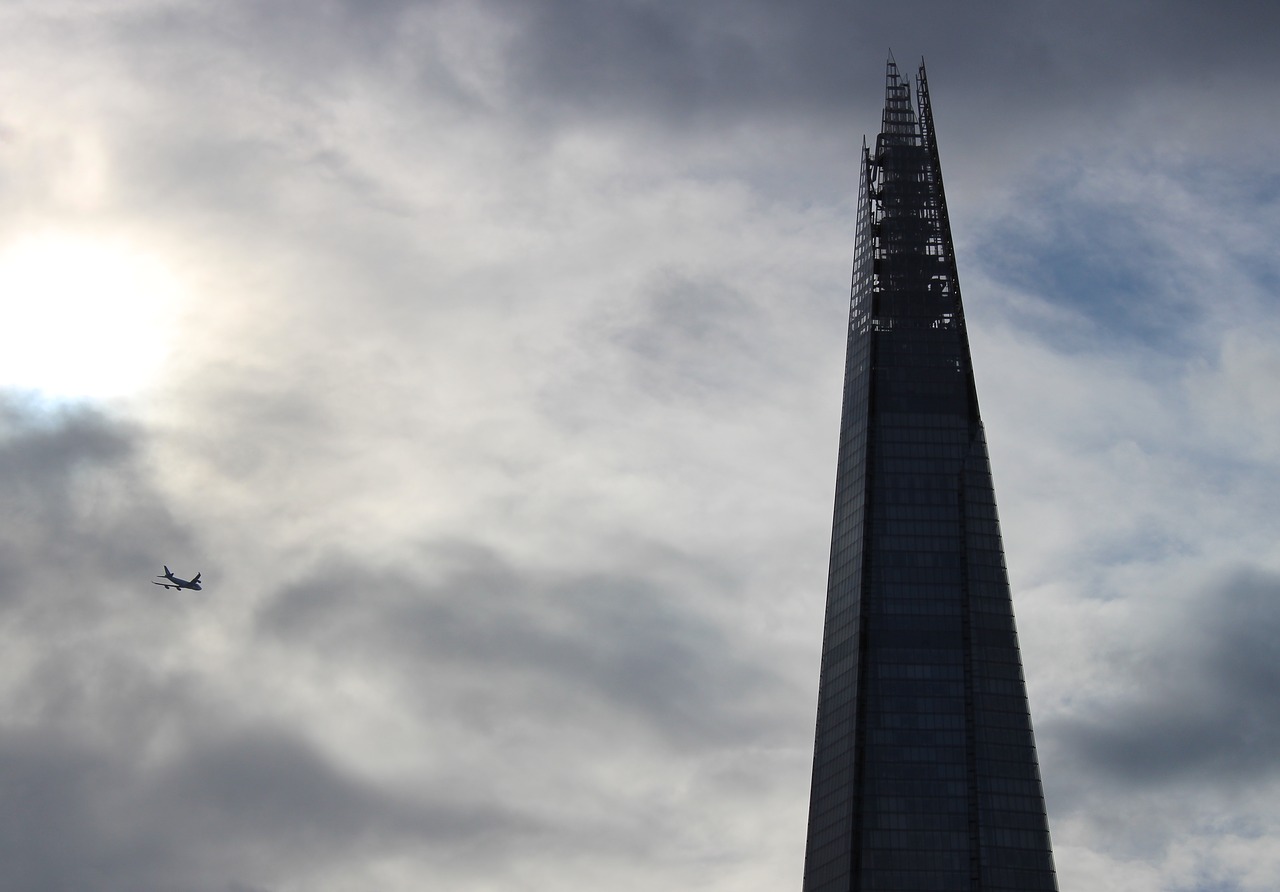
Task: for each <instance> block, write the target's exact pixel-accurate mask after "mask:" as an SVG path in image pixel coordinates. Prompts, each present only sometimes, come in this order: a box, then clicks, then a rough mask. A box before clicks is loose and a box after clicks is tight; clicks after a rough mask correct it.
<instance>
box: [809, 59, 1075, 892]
mask: <svg viewBox="0 0 1280 892" xmlns="http://www.w3.org/2000/svg"><path fill="white" fill-rule="evenodd" d="M923 77H924V72H923V68H922V69H921V80H920V81H919V82H918V94H919V96H920V107H921V114H920V116H919V118H917V116H916V114H915V112H914V110H913V108H912V103H911V96H910V88H909V86H908V85H907V84H906V83H901V82H899V80H898V75H897V69H896V66H894V65H893V64H892V63H890V70H889V78H888V83H887V98H886V107H885V113H884V119H883V123H882V130H881V134H880V136H879V138H878V139H877V140H876V145H875V147H874V149H872V150H868V149H864V153H863V155H864V157H863V170H862V177H861V186H860V196H859V214H858V231H857V239H856V246H855V260H854V271H853V286H852V295H851V305H850V322H849V341H848V354H847V360H846V372H845V389H844V404H843V409H842V420H841V432H840V450H839V460H838V465H837V480H836V501H835V513H834V520H833V525H832V544H831V564H830V570H829V581H828V595H827V613H826V622H825V628H824V636H823V656H822V672H821V680H820V685H819V698H818V699H819V702H818V721H817V734H816V740H815V747H814V765H813V786H812V794H811V799H810V819H809V841H808V848H807V852H806V861H805V880H804V888H805V889H806V890H808V892H850V890H884V892H889V890H900V892H906V890H931V892H940V890H957V892H959V890H967V892H972V890H992V892H1038V890H1045V892H1052V890H1056V888H1057V887H1056V882H1055V880H1054V873H1053V861H1052V855H1051V850H1050V845H1049V835H1048V825H1047V822H1046V819H1045V811H1044V801H1043V796H1042V793H1041V785H1040V776H1039V769H1038V767H1037V762H1036V756H1035V743H1034V740H1033V738H1032V732H1031V722H1030V717H1029V714H1028V709H1027V701H1026V690H1025V685H1024V683H1023V679H1022V668H1021V659H1020V656H1019V653H1018V643H1017V634H1016V631H1015V628H1014V622H1013V611H1012V605H1011V601H1010V594H1009V585H1008V581H1007V578H1006V574H1005V566H1004V555H1003V550H1002V547H1001V542H1000V529H999V523H998V519H997V515H996V506H995V497H994V492H993V487H992V482H991V472H990V468H989V466H988V461H987V447H986V441H985V438H984V434H983V430H982V422H981V419H980V417H979V414H978V404H977V398H976V394H975V392H974V387H973V374H972V368H971V364H970V360H969V347H968V339H967V336H966V333H965V326H964V315H963V310H962V306H961V302H960V292H959V284H958V282H957V280H956V275H955V262H954V256H953V253H952V245H951V237H950V232H949V229H948V224H947V219H946V203H945V199H944V197H943V193H942V181H941V173H940V170H939V167H938V163H937V154H936V146H935V143H934V140H933V133H932V119H931V114H930V112H929V108H928V92H927V90H928V88H927V84H926V83H925V82H924V80H923Z"/></svg>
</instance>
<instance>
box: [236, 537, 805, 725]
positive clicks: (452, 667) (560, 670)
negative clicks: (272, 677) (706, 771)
mask: <svg viewBox="0 0 1280 892" xmlns="http://www.w3.org/2000/svg"><path fill="white" fill-rule="evenodd" d="M651 560H652V561H653V563H652V564H651V566H650V568H649V571H648V573H645V572H641V571H635V570H633V571H631V573H622V572H618V573H592V574H582V575H566V574H542V573H538V572H536V571H531V570H529V569H527V568H517V567H515V566H512V565H511V564H510V563H508V560H507V559H506V558H505V557H504V556H503V555H502V554H500V553H498V552H494V551H491V550H489V549H485V548H478V547H476V546H472V545H465V544H463V543H440V544H438V545H434V546H431V547H429V548H426V549H425V551H424V553H423V555H422V561H421V565H420V566H419V567H418V568H417V569H416V570H415V569H414V568H412V567H400V568H382V569H378V568H372V567H367V566H361V565H360V564H358V563H355V562H352V561H350V560H346V561H343V560H332V559H331V560H327V561H325V562H323V563H322V564H320V565H319V566H317V567H314V568H313V569H311V570H310V571H309V572H308V573H307V575H306V576H305V577H304V578H302V579H299V580H298V581H297V582H295V583H293V584H291V585H290V586H289V587H288V588H286V589H285V590H283V591H282V592H281V593H280V594H279V595H278V596H277V597H275V598H274V599H272V600H270V601H269V602H267V604H266V605H265V606H264V608H263V609H262V611H261V613H260V614H259V618H258V626H259V628H260V629H261V631H262V632H263V633H265V634H268V635H270V636H272V637H276V638H279V639H281V640H283V641H285V642H287V643H289V644H291V645H292V646H305V647H306V648H307V649H308V650H316V651H319V652H324V653H327V654H330V655H332V657H333V658H335V659H336V658H339V657H342V658H344V659H347V660H356V661H358V662H359V664H362V665H370V666H373V665H377V666H380V667H382V668H383V669H384V670H385V669H387V668H390V669H391V670H392V671H393V672H394V673H395V675H397V676H399V677H400V679H401V682H402V683H403V684H404V686H405V689H406V690H407V691H408V690H413V689H415V688H417V689H420V690H421V689H422V688H423V685H422V684H420V683H416V682H414V681H413V680H414V679H429V680H430V681H428V682H427V683H426V688H427V689H431V688H437V689H440V690H448V689H449V688H450V686H452V685H454V684H455V683H456V681H457V680H460V679H469V681H468V682H467V684H466V688H467V690H468V691H470V690H471V688H472V686H473V685H474V684H475V683H477V682H480V683H482V684H483V686H484V687H485V688H486V689H487V690H488V691H489V693H488V694H486V695H485V696H486V697H487V698H493V699H494V704H495V705H496V706H498V707H499V708H501V709H513V710H516V711H521V712H522V711H523V710H524V709H526V708H529V706H528V704H537V706H536V709H537V711H538V712H539V713H541V714H543V715H552V714H554V715H557V716H560V721H563V722H567V723H575V722H582V723H583V728H584V730H585V729H587V728H589V727H590V725H591V724H592V723H594V722H596V721H601V720H605V719H604V718H603V717H605V716H609V717H612V718H611V719H608V720H610V721H615V722H622V723H626V724H628V725H629V726H631V727H633V728H634V729H635V730H636V731H637V732H639V733H644V734H647V735H653V736H654V737H656V738H658V739H661V740H664V741H666V742H667V743H668V744H671V745H674V746H676V747H680V748H690V747H691V748H694V749H699V748H702V749H705V748H714V747H725V746H732V745H767V744H771V743H776V742H777V739H778V734H779V733H780V731H781V729H780V727H779V726H778V725H777V723H776V716H775V715H774V714H773V712H772V708H773V706H772V704H774V703H775V702H776V701H777V700H778V699H781V698H785V697H786V696H787V694H788V691H787V686H786V684H785V683H784V682H783V680H782V679H781V678H779V677H778V676H776V675H774V674H772V673H770V672H768V671H767V670H766V669H765V668H764V667H763V666H762V665H761V664H760V663H759V662H758V661H756V660H754V659H753V657H752V655H751V654H749V653H743V652H742V651H741V650H740V649H738V648H735V647H734V644H733V642H732V641H730V640H728V639H727V638H726V636H725V634H724V632H723V631H722V630H721V629H720V628H719V627H717V625H715V624H714V623H713V622H712V621H711V620H710V619H709V618H707V617H705V616H703V615H702V614H701V611H700V608H699V605H700V604H702V603H705V602H706V600H707V599H706V595H705V593H703V592H700V591H699V587H715V586H717V585H719V584H721V583H719V582H717V580H716V579H715V577H714V575H713V574H707V573H705V572H701V573H694V574H689V573H687V572H680V573H678V574H677V575H680V576H684V577H685V578H686V580H687V581H685V582H684V583H683V584H681V583H672V582H670V581H666V580H669V578H670V577H671V576H672V571H673V569H675V568H678V567H679V564H680V563H681V560H680V559H679V557H678V556H676V555H671V556H668V557H666V558H665V560H664V558H663V556H662V555H660V554H655V555H653V556H652V557H651ZM664 563H665V564H666V566H665V567H664V566H663V564H664ZM442 565H443V566H446V567H448V568H449V570H448V572H447V574H446V576H445V578H443V579H440V580H438V581H434V582H431V581H427V579H424V578H422V575H421V574H424V573H431V572H432V571H433V568H439V567H440V566H442ZM437 572H438V570H437ZM468 696H469V694H468ZM519 704H525V706H523V707H522V706H520V705H519ZM460 705H461V704H460ZM419 708H429V707H427V706H426V704H423V705H422V706H420V707H419ZM461 708H462V710H463V712H465V711H466V707H465V705H461Z"/></svg>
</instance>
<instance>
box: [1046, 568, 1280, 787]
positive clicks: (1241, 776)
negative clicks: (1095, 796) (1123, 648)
mask: <svg viewBox="0 0 1280 892" xmlns="http://www.w3.org/2000/svg"><path fill="white" fill-rule="evenodd" d="M1150 621H1151V622H1153V623H1154V624H1156V629H1155V630H1148V631H1147V634H1151V632H1152V631H1155V632H1156V635H1155V636H1153V637H1154V638H1155V640H1156V641H1157V642H1158V643H1157V644H1156V646H1155V647H1151V648H1147V649H1144V650H1143V651H1142V652H1141V653H1142V657H1141V662H1140V663H1138V665H1137V666H1136V667H1133V666H1131V665H1130V667H1129V668H1126V664H1129V663H1130V660H1129V656H1128V655H1118V656H1117V657H1116V659H1115V662H1114V664H1113V667H1114V672H1115V673H1116V675H1117V678H1116V681H1117V682H1119V683H1120V684H1122V685H1123V686H1124V688H1125V689H1127V690H1128V691H1129V693H1127V694H1126V695H1125V696H1122V697H1120V698H1119V699H1117V700H1115V701H1113V702H1109V703H1102V704H1098V705H1097V706H1095V707H1094V710H1093V711H1091V712H1086V713H1085V714H1084V715H1081V716H1079V717H1077V718H1070V719H1067V718H1062V719H1057V720H1054V721H1051V722H1049V723H1047V724H1046V726H1045V728H1044V730H1045V731H1046V732H1047V734H1048V735H1051V736H1052V737H1053V739H1054V741H1055V744H1056V745H1057V746H1059V747H1062V748H1063V749H1064V750H1065V754H1066V755H1067V756H1068V758H1070V759H1071V760H1073V761H1075V762H1076V763H1077V764H1076V766H1075V768H1074V769H1073V770H1072V776H1073V777H1074V778H1075V779H1076V782H1079V781H1080V780H1081V779H1083V778H1085V777H1091V778H1094V779H1095V781H1096V782H1103V783H1108V784H1120V785H1123V786H1124V787H1127V788H1131V789H1139V790H1148V791H1150V790H1157V789H1160V788H1162V787H1175V788H1176V787H1177V786H1180V785H1197V784H1213V785H1223V784H1227V785H1232V786H1235V785H1240V786H1246V787H1247V786H1251V785H1255V784H1258V783H1260V782H1262V781H1263V780H1264V779H1268V778H1274V777H1275V776H1276V775H1277V774H1280V756H1278V755H1277V754H1278V753H1280V704H1278V702H1277V700H1276V697H1275V691H1276V690H1277V686H1280V660H1277V653H1278V651H1277V642H1278V641H1280V577H1278V576H1276V575H1274V574H1271V573H1267V572H1264V571H1258V570H1252V571H1245V570H1240V571H1236V572H1232V573H1228V574H1224V576H1223V579H1222V581H1221V583H1219V584H1217V585H1215V586H1213V587H1211V588H1208V589H1206V590H1204V591H1203V592H1201V593H1199V595H1198V596H1197V597H1195V598H1194V599H1193V601H1192V603H1191V605H1190V607H1189V608H1184V609H1175V610H1174V611H1172V612H1171V614H1170V615H1166V616H1159V617H1152V618H1151V620H1150ZM1050 783H1051V784H1053V783H1054V782H1053V781H1052V779H1051V780H1050ZM1054 785H1055V786H1060V787H1063V790H1062V793H1061V795H1062V799H1063V801H1064V802H1070V801H1074V800H1076V796H1075V795H1073V794H1072V793H1071V792H1068V791H1067V789H1066V785H1065V784H1064V783H1063V782H1061V781H1059V782H1058V783H1057V784H1054Z"/></svg>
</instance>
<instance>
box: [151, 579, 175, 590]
mask: <svg viewBox="0 0 1280 892" xmlns="http://www.w3.org/2000/svg"><path fill="white" fill-rule="evenodd" d="M151 584H152V585H158V586H160V587H161V588H177V587H178V586H176V585H169V583H167V582H156V581H155V580H154V579H153V580H151Z"/></svg>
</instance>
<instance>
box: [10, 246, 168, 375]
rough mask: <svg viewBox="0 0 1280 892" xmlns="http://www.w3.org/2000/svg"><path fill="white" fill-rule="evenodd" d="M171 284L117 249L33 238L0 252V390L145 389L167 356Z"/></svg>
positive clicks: (155, 263) (139, 256)
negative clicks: (6, 388) (5, 388)
mask: <svg viewBox="0 0 1280 892" xmlns="http://www.w3.org/2000/svg"><path fill="white" fill-rule="evenodd" d="M179 298H180V288H179V287H178V283H177V281H176V280H175V278H174V276H173V275H172V274H171V273H170V272H169V270H168V269H167V268H166V267H165V265H164V264H163V263H162V262H161V261H160V260H159V259H158V258H156V257H154V256H152V255H150V254H148V253H147V252H145V251H141V250H139V249H137V248H136V247H134V246H132V245H129V244H127V243H122V242H117V241H111V240H99V239H94V238H90V237H85V236H81V235H71V234H64V233H52V232H50V233H41V234H36V235H31V236H26V237H23V238H20V239H18V240H15V241H13V242H10V243H9V244H8V245H6V246H4V247H3V248H0V387H8V388H15V389H19V390H27V391H35V392H36V393H39V394H40V395H41V396H43V397H45V398H47V399H92V400H102V399H112V398H118V397H127V396H130V395H133V394H135V393H137V392H139V391H140V390H143V389H145V388H146V387H147V385H148V384H149V382H151V381H152V380H153V379H154V378H155V376H156V375H157V374H158V372H159V370H160V367H161V365H162V364H163V362H164V359H165V357H166V356H167V355H168V353H169V350H170V347H171V344H172V339H173V337H174V332H175V329H176V315H177V309H178V303H179Z"/></svg>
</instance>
